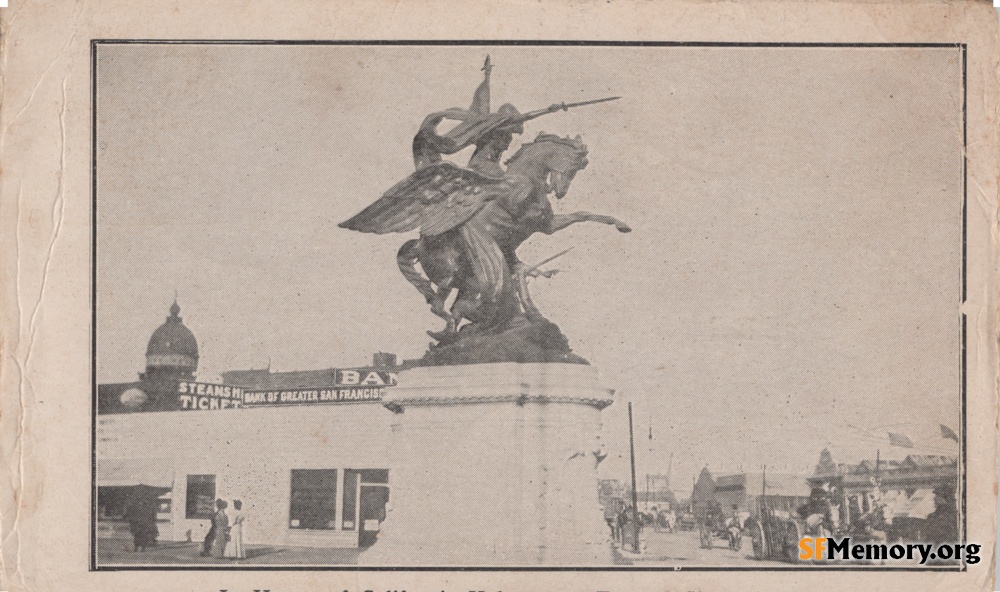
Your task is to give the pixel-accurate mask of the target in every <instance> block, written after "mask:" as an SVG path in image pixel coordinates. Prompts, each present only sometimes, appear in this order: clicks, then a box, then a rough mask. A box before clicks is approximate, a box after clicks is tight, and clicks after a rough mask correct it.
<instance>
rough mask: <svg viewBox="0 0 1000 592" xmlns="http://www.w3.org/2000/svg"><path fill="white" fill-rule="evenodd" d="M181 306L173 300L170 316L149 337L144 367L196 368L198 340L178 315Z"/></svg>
mask: <svg viewBox="0 0 1000 592" xmlns="http://www.w3.org/2000/svg"><path fill="white" fill-rule="evenodd" d="M180 312H181V307H180V306H178V305H177V302H174V303H173V305H171V306H170V316H168V317H167V321H166V322H165V323H163V324H162V325H160V326H159V327H158V328H157V329H156V331H153V336H152V337H150V338H149V346H148V347H147V348H146V369H147V371H148V370H149V369H152V368H169V369H177V370H181V371H184V372H187V373H190V372H194V371H195V370H197V369H198V341H197V340H196V339H195V338H194V333H192V332H191V330H190V329H188V328H187V327H185V326H184V323H182V322H181V317H180V316H178V315H179V313H180Z"/></svg>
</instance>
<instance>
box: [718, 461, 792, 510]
mask: <svg viewBox="0 0 1000 592" xmlns="http://www.w3.org/2000/svg"><path fill="white" fill-rule="evenodd" d="M715 500H716V501H717V502H718V504H719V506H721V508H722V511H723V512H725V513H726V514H727V515H728V514H731V513H732V509H733V506H736V508H737V510H738V511H739V512H740V513H741V514H745V515H748V516H757V515H759V514H760V509H761V505H762V502H763V503H764V504H765V505H766V507H767V509H768V510H769V511H771V512H776V513H778V514H779V515H780V514H788V515H791V514H794V513H795V512H796V510H797V509H798V508H799V506H801V505H803V504H805V503H806V502H807V501H809V484H808V483H806V475H801V474H794V473H765V472H763V471H761V472H748V473H737V474H732V475H719V476H718V477H716V479H715Z"/></svg>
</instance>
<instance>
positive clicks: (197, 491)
mask: <svg viewBox="0 0 1000 592" xmlns="http://www.w3.org/2000/svg"><path fill="white" fill-rule="evenodd" d="M169 312H170V314H169V316H167V318H166V321H165V322H164V323H163V324H162V325H161V326H160V327H159V328H157V329H156V330H155V331H154V332H153V334H152V336H151V337H150V339H149V342H148V346H147V348H146V368H145V371H144V372H142V373H140V374H139V379H138V380H137V381H134V382H128V383H114V384H100V385H98V389H97V390H98V392H97V400H96V406H97V409H96V413H97V418H96V421H97V425H96V443H95V444H96V461H95V462H96V467H95V468H96V488H97V491H96V501H97V508H96V528H97V537H98V540H99V541H100V540H104V539H107V538H109V537H110V538H122V537H127V536H128V524H127V523H126V522H125V520H124V516H125V512H126V507H127V505H128V504H129V503H130V500H132V501H134V500H135V499H137V498H146V499H147V500H148V502H149V503H150V504H152V505H155V506H156V510H157V529H158V531H159V537H158V538H159V540H160V541H201V540H202V539H204V537H205V535H206V533H207V532H208V529H209V527H210V526H211V517H212V515H213V513H214V510H215V508H214V505H215V501H216V499H219V498H221V499H225V500H230V502H231V501H232V500H235V499H239V500H241V501H242V502H243V506H244V508H245V509H246V510H247V512H248V515H249V516H250V519H249V520H248V526H247V529H246V532H245V538H246V542H247V543H249V544H266V545H282V546H306V547H327V548H358V547H362V548H363V547H367V546H370V545H372V544H373V543H374V542H375V540H376V538H377V533H378V531H379V528H380V526H381V522H382V520H384V518H385V512H386V504H387V502H388V499H389V495H390V475H389V470H388V469H387V467H388V460H387V459H388V446H389V440H390V436H391V433H390V424H391V418H392V413H391V412H390V411H389V410H387V409H386V408H385V407H383V405H382V404H381V400H382V396H383V395H384V394H385V388H386V387H387V386H390V385H392V384H395V377H396V373H397V372H398V371H400V370H402V369H404V368H405V367H406V365H405V364H397V363H396V358H395V356H394V355H392V354H385V353H376V354H375V355H374V357H373V360H372V364H371V365H369V366H365V367H351V368H328V369H322V370H309V371H296V372H272V371H271V370H270V369H261V370H233V371H229V372H223V373H222V381H221V383H219V384H214V383H205V382H200V381H199V380H198V379H197V375H196V372H197V370H198V342H197V340H196V338H195V336H194V333H192V332H191V330H190V329H188V327H187V326H185V325H184V322H183V320H182V318H181V316H180V307H179V306H178V304H177V303H176V302H175V303H174V304H173V305H172V306H171V307H170V311H169ZM99 547H100V543H99V544H98V557H100V548H99Z"/></svg>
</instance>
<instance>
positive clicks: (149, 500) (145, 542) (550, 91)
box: [90, 39, 992, 589]
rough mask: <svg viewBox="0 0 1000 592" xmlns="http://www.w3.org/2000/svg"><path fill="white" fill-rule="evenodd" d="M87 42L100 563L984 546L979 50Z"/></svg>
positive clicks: (484, 561) (386, 562)
mask: <svg viewBox="0 0 1000 592" xmlns="http://www.w3.org/2000/svg"><path fill="white" fill-rule="evenodd" d="M91 50H92V56H91V57H92V60H93V61H92V68H93V71H92V75H93V78H92V84H93V105H92V108H93V130H92V132H93V137H92V140H93V147H94V155H93V159H94V160H93V171H92V174H93V184H94V194H93V229H92V231H93V241H94V242H93V246H94V254H93V257H94V262H93V264H94V277H93V290H94V306H93V331H94V351H93V358H94V359H93V365H94V366H93V371H94V384H93V426H92V427H93V430H94V432H93V465H94V466H93V467H92V469H93V483H92V487H93V491H92V495H93V504H92V516H91V537H92V540H91V557H90V562H91V565H90V568H91V569H92V570H97V571H114V570H163V569H206V570H207V569H217V570H251V569H303V570H311V569H330V570H339V569H343V570H390V569H401V568H408V569H424V570H429V571H430V570H449V569H472V570H482V571H491V570H496V571H501V570H502V571H517V570H555V569H567V570H569V569H593V570H598V569H600V570H607V571H614V570H619V571H644V570H645V571H657V570H660V571H663V572H668V571H674V570H684V571H787V570H799V569H801V570H841V571H852V570H856V571H862V570H882V571H886V570H900V571H914V572H916V571H945V572H950V571H962V570H966V569H967V568H968V566H969V565H974V564H975V563H978V562H980V561H981V560H984V559H989V553H992V548H990V549H986V550H983V549H982V548H981V545H980V544H978V543H982V542H983V541H977V540H969V539H968V537H967V527H968V521H967V518H966V514H967V505H968V499H967V489H966V485H967V480H966V468H967V452H968V449H967V443H968V437H967V434H968V426H967V413H966V409H967V403H968V401H967V396H966V391H967V374H966V373H967V359H966V347H967V342H968V339H969V333H970V330H971V327H970V326H969V324H968V322H969V321H968V320H967V318H966V310H965V309H964V308H963V304H964V303H965V302H966V300H967V298H968V290H969V286H968V280H967V277H968V266H967V256H968V253H967V237H968V232H967V228H968V209H969V207H970V204H969V197H968V195H969V184H968V180H967V166H966V150H967V147H968V145H969V142H970V139H969V138H968V137H967V136H968V133H967V118H966V114H967V106H968V100H969V98H968V84H967V79H968V76H967V69H966V66H967V56H966V51H967V47H966V46H965V45H963V44H960V43H909V44H891V43H881V44H859V43H853V44H849V43H842V44H836V43H793V44H776V43H708V42H704V43H681V42H671V41H657V42H644V43H626V42H605V43H597V42H521V43H496V42H464V41H454V42H421V43H418V42H402V41H399V42H397V41H393V42H388V41H386V42H323V41H315V42H312V41H310V42H304V41H298V42H282V41H270V42H259V41H245V42H243V41H227V42H198V41H190V42H164V41H144V40H139V39H136V40H128V39H116V40H97V41H94V42H93V43H92V45H91ZM971 322H973V323H974V322H975V321H971ZM991 446H992V444H991ZM981 554H982V555H983V557H981V556H980V555H981ZM985 563H987V564H988V563H989V561H985ZM338 589H339V588H338ZM505 589H506V588H505Z"/></svg>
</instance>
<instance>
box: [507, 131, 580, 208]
mask: <svg viewBox="0 0 1000 592" xmlns="http://www.w3.org/2000/svg"><path fill="white" fill-rule="evenodd" d="M523 160H531V161H535V162H538V163H540V164H541V165H543V167H544V173H545V174H546V175H547V176H548V182H547V187H548V188H549V190H550V191H554V192H555V194H556V197H557V198H559V199H562V198H563V197H564V196H565V195H566V193H567V192H568V191H569V186H570V184H571V183H572V182H573V177H575V176H576V174H577V173H578V172H579V171H581V170H583V169H584V168H586V167H587V163H588V161H587V145H586V144H584V143H583V140H581V139H580V136H577V137H575V138H570V137H568V136H567V137H565V138H563V137H560V136H557V135H555V134H547V133H545V132H541V133H539V134H538V136H537V137H536V138H535V141H534V142H529V143H527V144H524V145H523V146H521V149H520V150H518V151H517V153H516V154H515V155H514V156H513V157H511V159H510V160H508V161H507V164H508V165H515V163H517V162H518V161H523Z"/></svg>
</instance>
